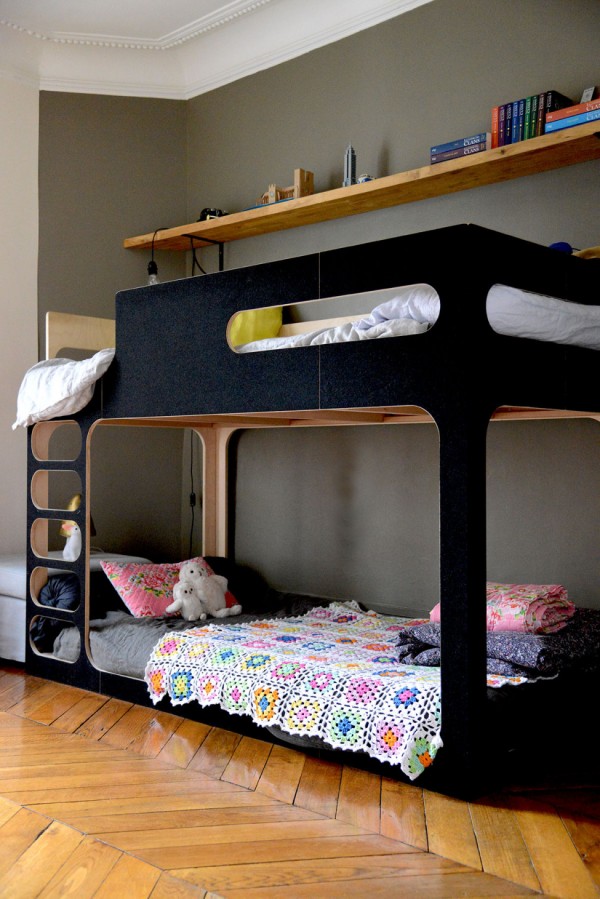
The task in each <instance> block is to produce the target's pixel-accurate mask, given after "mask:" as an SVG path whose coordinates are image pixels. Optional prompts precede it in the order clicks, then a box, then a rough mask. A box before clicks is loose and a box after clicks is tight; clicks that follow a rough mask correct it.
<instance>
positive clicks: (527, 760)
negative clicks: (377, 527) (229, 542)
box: [30, 557, 600, 795]
mask: <svg viewBox="0 0 600 899" xmlns="http://www.w3.org/2000/svg"><path fill="white" fill-rule="evenodd" d="M195 561H198V560H195ZM202 564H203V565H204V564H207V565H208V566H209V567H208V568H207V570H208V571H210V572H214V573H217V574H220V575H221V576H222V577H225V578H226V579H227V582H228V587H229V589H230V591H231V592H232V593H233V595H234V596H235V599H236V601H237V602H239V604H240V605H241V607H242V611H241V613H240V614H236V615H235V616H228V617H224V618H218V619H217V618H211V617H209V618H207V619H206V620H192V621H188V620H186V619H184V618H182V617H181V615H180V613H170V614H158V613H159V612H163V611H164V606H165V605H166V604H167V603H168V602H170V600H172V593H173V591H172V586H173V583H174V582H175V581H174V579H175V578H176V577H177V570H178V568H179V563H171V564H153V563H147V562H138V561H133V562H132V561H131V560H127V561H121V560H119V559H118V557H115V559H114V560H110V561H106V562H102V563H101V568H100V569H98V568H96V570H95V571H92V574H91V579H90V580H91V583H90V612H89V615H90V620H89V629H88V633H87V640H86V643H87V647H88V654H89V659H90V662H91V664H92V665H93V666H94V667H95V668H96V669H97V671H98V673H99V681H98V689H99V690H100V691H101V692H109V693H114V692H115V691H114V684H115V683H119V682H120V684H121V689H120V690H117V691H116V695H121V696H123V697H125V696H126V697H128V698H133V699H135V700H136V701H138V702H142V703H143V704H145V705H150V704H152V705H154V706H156V707H158V708H160V709H162V710H169V711H176V712H179V713H183V714H185V715H186V716H187V717H193V718H198V719H199V720H205V721H206V720H207V713H208V720H209V721H212V722H213V723H215V724H219V725H220V726H224V727H225V728H227V729H234V730H241V731H242V732H244V731H245V732H250V733H252V734H254V735H255V736H257V737H258V738H262V739H273V740H275V741H276V742H278V743H280V744H284V745H292V746H295V747H297V748H300V749H302V750H303V751H306V752H309V753H315V754H317V755H319V757H321V758H326V759H339V760H340V761H343V762H344V763H346V764H348V763H350V764H354V765H356V766H358V767H363V768H367V769H370V770H380V771H383V773H386V774H388V775H389V776H393V777H397V776H399V777H401V778H406V779H407V780H408V781H410V782H413V781H416V780H417V778H418V783H419V785H421V784H423V785H425V786H428V787H429V788H433V789H437V788H438V784H442V785H443V784H444V783H445V778H446V777H447V771H445V765H444V763H443V751H442V752H440V760H441V764H440V763H439V761H438V760H437V757H438V752H439V751H440V750H443V738H442V718H441V708H442V703H441V681H440V661H441V659H440V624H439V621H440V616H439V605H436V606H434V607H433V609H432V613H431V617H430V618H427V619H411V618H407V617H398V616H394V615H388V614H380V613H377V612H375V611H372V610H369V609H368V608H366V607H365V606H364V605H363V604H361V603H357V602H356V601H338V600H331V599H328V598H320V597H314V596H305V595H299V594H294V593H282V592H281V591H278V590H274V589H272V588H270V587H269V586H268V585H267V583H266V582H265V581H264V579H263V578H261V577H260V576H259V575H258V574H257V573H256V572H255V571H253V570H252V569H250V568H248V567H247V566H239V565H236V564H235V563H232V562H231V561H230V560H228V559H225V558H220V557H207V558H206V559H203V560H202ZM49 585H50V586H49V587H48V585H47V586H46V587H44V588H42V593H41V595H40V601H41V602H42V603H44V604H45V603H46V602H47V598H46V597H47V595H51V596H52V597H53V598H54V599H56V600H57V601H60V599H61V596H62V595H66V596H68V597H69V598H72V597H73V596H74V595H75V596H76V595H77V591H78V579H77V577H76V576H75V575H74V574H72V573H65V572H62V573H60V572H57V573H56V575H55V577H53V578H52V579H51V580H50V581H49ZM487 595H488V603H487V608H488V633H487V645H486V648H487V673H486V685H487V689H486V695H487V704H486V715H485V717H484V718H483V719H482V720H481V721H480V722H479V726H478V731H477V736H478V740H477V746H476V747H475V750H476V751H477V752H478V753H480V754H481V757H482V761H483V764H484V767H485V770H486V781H487V784H488V788H489V787H490V786H491V785H496V786H501V785H502V784H503V783H504V782H505V781H506V779H507V777H511V776H512V777H515V776H517V777H520V778H526V779H527V778H529V779H530V780H531V776H532V774H533V775H535V776H537V777H546V778H547V777H548V776H553V775H554V777H556V776H558V777H567V778H568V776H569V774H570V773H571V772H572V771H573V770H574V769H573V765H574V764H575V765H576V768H575V770H576V771H577V773H578V775H580V776H582V775H583V774H586V775H587V776H593V775H594V772H595V758H594V755H593V754H592V753H588V752H587V751H586V750H585V749H584V750H578V749H577V741H578V739H580V738H581V728H582V725H583V727H584V730H585V729H586V727H590V726H591V720H590V721H589V724H587V725H585V722H586V721H588V719H590V718H591V714H592V709H591V707H590V701H589V697H590V695H591V696H595V695H596V690H597V688H600V659H599V658H598V645H599V643H600V610H598V609H586V608H581V607H577V606H575V604H574V603H572V601H570V600H569V599H568V598H567V592H566V590H565V589H564V588H563V587H561V586H560V585H500V584H488V585H487ZM34 624H35V625H37V626H34V628H33V629H32V630H31V631H30V638H31V640H32V642H33V645H34V646H35V649H36V652H37V653H39V654H41V655H44V656H47V657H48V658H51V659H52V660H53V661H58V662H66V663H68V664H69V665H73V664H75V663H77V662H78V660H79V659H80V656H81V653H82V640H81V635H80V632H79V629H78V628H77V627H76V626H74V625H70V626H69V625H66V626H65V623H64V622H62V623H61V622H56V621H53V622H52V621H51V619H46V620H45V619H44V617H43V616H42V617H40V618H38V619H36V621H35V623H34ZM83 651H84V652H85V650H83ZM125 683H128V684H129V689H123V685H124V684H125ZM145 691H147V693H146V692H145ZM211 713H212V714H211ZM215 713H216V714H215ZM222 713H224V714H222ZM557 750H558V752H557ZM349 753H351V756H349ZM532 759H535V761H534V762H533V764H532ZM575 759H576V761H575ZM555 766H556V767H555ZM444 791H445V792H454V791H453V790H451V789H450V790H449V789H448V787H447V786H446V787H445V788H444ZM459 795H461V792H460V791H459Z"/></svg>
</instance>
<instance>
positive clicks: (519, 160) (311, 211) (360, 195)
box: [123, 122, 600, 250]
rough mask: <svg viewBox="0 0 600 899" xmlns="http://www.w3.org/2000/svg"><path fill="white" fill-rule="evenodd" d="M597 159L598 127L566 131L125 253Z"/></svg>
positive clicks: (160, 238) (182, 231) (226, 236)
mask: <svg viewBox="0 0 600 899" xmlns="http://www.w3.org/2000/svg"><path fill="white" fill-rule="evenodd" d="M593 159H600V125H599V123H598V122H588V123H586V124H585V125H578V126H576V127H574V128H565V129H564V130H563V131H558V132H555V133H553V134H544V135H542V136H540V137H534V138H531V139H530V140H527V141H522V142H520V143H517V144H511V145H509V146H506V147H497V148H495V149H493V150H486V151H484V152H482V153H475V154H473V155H472V156H467V157H464V158H462V159H452V160H448V161H447V162H441V163H437V164H436V165H427V166H423V167H422V168H419V169H411V170H410V171H407V172H400V173H399V174H397V175H387V176H386V177H384V178H376V179H375V180H373V181H367V182H366V183H364V184H354V185H352V186H351V187H340V188H336V189H335V190H328V191H324V192H322V193H317V194H312V195H311V196H308V197H300V198H299V199H297V200H285V201H283V202H280V203H273V204H271V205H269V206H260V207H257V208H254V209H247V210H244V211H243V212H235V213H231V214H230V215H226V216H223V217H222V218H216V219H210V220H208V221H203V222H193V223H191V224H188V225H179V226H177V227H175V228H166V229H164V230H161V231H159V232H158V233H157V234H156V235H154V233H150V234H142V235H139V236H138V237H128V238H126V239H125V240H124V242H123V246H124V247H125V249H128V250H135V249H138V250H142V249H150V247H151V246H152V241H153V238H154V249H157V250H189V249H190V247H191V244H192V241H191V238H193V242H194V245H195V246H198V247H199V246H208V245H210V244H213V243H228V242H230V241H233V240H242V239H243V238H247V237H256V236H258V235H260V234H270V233H272V232H274V231H283V230H285V229H287V228H297V227H300V226H302V225H313V224H316V223H317V222H325V221H331V220H333V219H338V218H344V217H346V216H349V215H357V214H359V213H362V212H372V211H374V210H376V209H384V208H386V207H389V206H399V205H401V204H402V203H415V202H418V201H419V200H427V199H430V198H432V197H437V196H441V195H443V194H450V193H456V192H457V191H461V190H469V189H471V188H473V187H483V186H484V185H487V184H496V183H498V182H501V181H510V180H511V179H513V178H521V177H524V176H526V175H535V174H538V173H540V172H547V171H550V170H552V169H559V168H563V167H564V166H568V165H574V164H575V163H578V162H589V161H590V160H593Z"/></svg>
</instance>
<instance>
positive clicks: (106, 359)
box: [13, 348, 115, 431]
mask: <svg viewBox="0 0 600 899" xmlns="http://www.w3.org/2000/svg"><path fill="white" fill-rule="evenodd" d="M114 355H115V350H114V348H109V349H105V350H100V351H99V352H97V353H96V354H95V355H94V356H92V357H91V358H90V359H83V360H82V361H81V362H74V361H73V360H72V359H45V360H44V361H43V362H38V363H37V364H36V365H34V366H32V367H31V368H30V369H29V371H27V372H26V373H25V377H24V378H23V381H22V382H21V386H20V388H19V395H18V397H17V418H16V421H15V422H14V424H13V431H14V430H15V428H18V427H19V425H22V426H23V427H27V426H28V425H32V424H35V422H36V421H47V420H48V419H50V418H60V417H62V416H64V415H72V414H73V413H74V412H79V410H80V409H83V408H84V406H87V404H88V403H89V401H90V400H91V398H92V395H93V393H94V385H95V383H96V381H97V380H98V378H100V377H101V376H102V375H103V374H104V372H105V371H106V370H107V369H108V366H109V365H110V363H111V362H112V360H113V358H114Z"/></svg>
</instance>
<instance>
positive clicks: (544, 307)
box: [13, 284, 600, 428]
mask: <svg viewBox="0 0 600 899" xmlns="http://www.w3.org/2000/svg"><path fill="white" fill-rule="evenodd" d="M387 293H388V295H389V291H387ZM486 310H487V316H488V321H489V323H490V325H491V327H492V328H493V329H494V330H495V331H497V332H498V333H499V334H504V335H507V336H509V337H526V338H530V339H533V340H542V341H550V342H552V343H561V344H571V345H573V346H580V347H586V348H588V349H593V350H600V305H592V306H587V305H584V304H581V303H571V302H568V301H567V300H559V299H557V298H556V297H551V296H545V295H544V294H538V293H532V292H530V291H526V290H519V289H518V288H515V287H508V286H507V285H505V284H494V285H493V286H492V287H491V288H490V290H489V293H488V296H487V302H486ZM439 311H440V298H439V295H438V294H437V293H436V291H435V290H434V289H433V288H432V287H431V286H430V285H428V284H409V285H405V286H403V287H399V288H398V289H397V291H396V292H395V296H394V297H393V298H392V299H388V300H386V301H385V302H383V303H380V304H379V305H378V306H375V307H374V308H373V310H372V311H371V313H370V314H369V315H367V316H365V317H363V318H361V319H357V321H355V322H349V323H346V324H343V325H338V326H336V327H331V328H319V329H317V330H315V331H309V332H307V333H303V334H295V335H293V336H291V337H269V338H266V339H264V340H255V341H252V342H251V343H246V344H242V345H241V346H238V347H236V349H235V352H237V353H255V352H259V351H265V350H278V349H284V348H289V347H304V346H320V345H323V344H328V343H347V342H350V341H357V340H372V339H374V338H380V337H404V336H409V335H412V334H422V333H423V332H425V331H428V330H429V329H430V328H431V327H432V326H433V325H434V324H435V322H436V321H437V318H438V315H439ZM114 352H115V351H114V349H106V350H101V351H100V352H99V353H96V355H95V356H93V357H92V358H91V359H86V360H83V361H82V362H73V361H71V360H68V359H49V360H46V361H45V362H39V363H38V364H37V365H34V366H33V368H31V369H30V370H29V371H28V372H26V374H25V377H24V379H23V382H22V384H21V387H20V390H19V395H18V399H17V419H16V421H15V422H14V424H13V428H16V427H18V426H19V425H23V426H24V427H26V426H27V425H30V424H33V423H35V422H36V421H45V420H48V419H51V418H56V417H59V416H62V415H67V414H71V413H73V412H76V411H79V410H80V409H83V408H84V406H85V405H87V403H88V402H89V400H90V399H91V396H92V392H93V389H94V384H95V382H96V380H97V379H98V378H99V377H100V376H101V375H102V374H104V372H105V371H106V370H107V368H108V367H109V365H110V364H111V362H112V359H113V357H114Z"/></svg>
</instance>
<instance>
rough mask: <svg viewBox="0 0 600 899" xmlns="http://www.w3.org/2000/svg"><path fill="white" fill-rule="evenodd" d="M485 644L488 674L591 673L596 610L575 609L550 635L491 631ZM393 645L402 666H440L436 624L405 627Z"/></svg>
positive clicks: (599, 626)
mask: <svg viewBox="0 0 600 899" xmlns="http://www.w3.org/2000/svg"><path fill="white" fill-rule="evenodd" d="M486 641H487V670H488V674H503V675H506V676H508V677H513V676H524V677H554V676H555V675H556V674H558V673H559V672H560V671H564V670H567V669H571V670H574V669H577V670H581V671H591V670H594V669H596V668H597V667H598V648H599V646H600V610H598V609H577V610H576V611H575V614H574V615H573V617H572V619H571V620H570V621H569V623H568V624H567V625H566V626H565V627H564V628H563V629H562V630H561V631H558V632H556V633H553V634H540V635H536V634H520V633H514V632H501V631H494V632H493V633H488V634H487V638H486ZM397 645H398V653H399V659H400V662H401V663H402V664H403V665H425V666H438V665H440V662H441V655H440V625H439V624H435V623H433V622H429V623H427V624H420V625H416V626H415V627H408V628H406V629H405V630H403V631H401V632H400V633H399V635H398V641H397Z"/></svg>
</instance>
